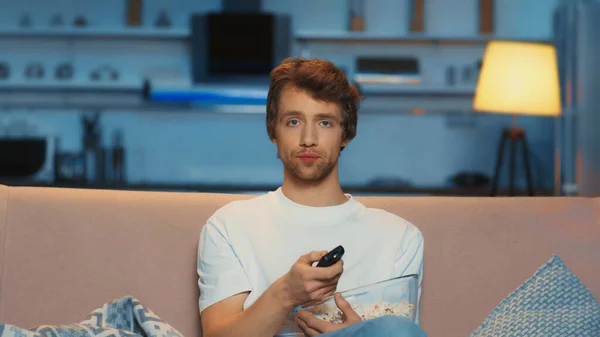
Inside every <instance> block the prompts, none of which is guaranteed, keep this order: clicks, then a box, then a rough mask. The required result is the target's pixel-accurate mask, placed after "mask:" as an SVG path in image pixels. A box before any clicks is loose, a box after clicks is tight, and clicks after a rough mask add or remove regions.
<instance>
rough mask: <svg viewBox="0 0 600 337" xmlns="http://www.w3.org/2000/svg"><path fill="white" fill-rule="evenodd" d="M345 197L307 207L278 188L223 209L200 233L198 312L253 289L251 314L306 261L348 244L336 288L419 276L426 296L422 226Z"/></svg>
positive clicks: (249, 300)
mask: <svg viewBox="0 0 600 337" xmlns="http://www.w3.org/2000/svg"><path fill="white" fill-rule="evenodd" d="M346 196H347V197H349V199H348V201H346V202H345V203H343V204H341V205H337V206H332V207H309V206H304V205H300V204H297V203H295V202H293V201H291V200H290V199H288V198H287V197H286V196H285V195H284V194H283V192H282V190H281V188H278V189H277V190H276V191H274V192H269V193H266V194H264V195H261V196H258V197H255V198H252V199H249V200H241V201H234V202H231V203H229V204H227V205H225V206H223V207H222V208H220V209H219V210H217V212H215V214H214V215H213V216H212V217H211V218H210V219H209V220H208V221H207V223H206V224H205V225H204V227H203V228H202V230H201V234H200V240H199V247H198V276H199V280H198V285H199V287H200V301H199V307H200V312H202V311H203V310H204V309H205V308H207V307H208V306H210V305H211V304H214V303H216V302H219V301H221V300H223V299H226V298H228V297H230V296H233V295H235V294H239V293H241V292H245V291H250V294H249V296H248V298H247V299H246V302H245V303H244V309H246V308H248V307H249V306H250V305H252V303H254V302H255V301H256V300H257V299H258V298H259V297H260V295H261V294H262V293H263V292H264V291H265V290H266V289H267V288H268V287H269V286H270V285H271V284H272V283H273V282H274V281H275V280H277V279H278V278H280V277H281V276H283V275H284V274H285V273H287V272H288V271H289V270H290V268H291V267H292V265H293V264H294V263H295V262H296V261H297V260H298V258H299V257H300V256H302V255H304V254H307V253H309V252H310V251H312V250H316V251H322V250H327V251H329V250H331V249H333V248H335V247H337V246H338V245H342V246H344V249H345V254H344V256H343V260H344V272H343V274H342V276H341V277H340V279H339V281H338V288H337V291H344V290H348V289H352V288H356V287H359V286H363V285H367V284H370V283H374V282H378V281H383V280H386V279H389V278H392V277H396V276H401V275H409V274H419V282H418V283H419V298H420V295H421V281H422V275H423V236H422V234H421V232H420V231H419V229H418V228H417V227H415V226H413V225H412V224H410V223H409V222H408V221H406V220H404V219H402V218H400V217H398V216H396V215H394V214H391V213H389V212H386V211H384V210H380V209H374V208H367V207H365V206H364V205H363V204H361V203H359V202H358V201H356V200H355V199H354V198H353V197H352V196H351V195H349V194H347V195H346ZM417 323H418V311H417Z"/></svg>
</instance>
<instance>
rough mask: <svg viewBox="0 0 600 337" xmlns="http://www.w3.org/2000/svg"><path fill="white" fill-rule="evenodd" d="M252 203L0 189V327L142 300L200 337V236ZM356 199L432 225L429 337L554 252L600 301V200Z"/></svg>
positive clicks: (474, 315) (471, 314)
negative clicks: (231, 209) (220, 215)
mask: <svg viewBox="0 0 600 337" xmlns="http://www.w3.org/2000/svg"><path fill="white" fill-rule="evenodd" d="M251 197H253V196H252V195H233V194H232V195H228V194H202V193H156V192H153V193H151V192H127V191H98V190H69V189H51V188H10V189H6V188H0V240H2V241H0V242H2V243H3V246H2V249H0V263H1V265H0V273H1V274H0V277H1V278H0V280H1V284H0V322H2V323H10V324H15V325H18V326H22V327H31V326H36V325H40V324H64V323H67V324H68V323H74V322H79V321H81V320H82V319H84V318H85V316H87V315H88V314H89V313H90V312H91V311H92V310H94V309H96V308H98V307H99V306H101V305H102V304H103V303H105V302H107V301H109V300H112V299H116V298H121V297H123V296H125V295H132V296H134V297H137V298H138V299H139V300H140V301H142V303H144V304H145V305H147V306H148V307H149V308H150V309H151V310H153V311H154V312H155V313H156V314H157V315H158V316H160V317H161V318H163V319H164V320H165V321H167V322H168V323H170V324H172V325H173V326H174V327H175V328H177V329H178V330H179V331H181V332H182V333H183V334H184V335H185V336H187V337H199V336H200V335H201V327H200V318H199V315H198V296H199V293H198V287H197V275H196V269H195V267H196V259H197V256H196V254H197V248H198V246H197V245H198V235H199V233H200V229H201V227H202V225H203V224H204V222H205V221H206V219H207V218H208V217H209V216H210V215H211V214H212V213H213V212H214V211H215V210H216V209H217V208H219V207H221V206H223V205H224V204H226V203H227V202H230V201H232V200H235V199H246V198H251ZM358 199H359V200H360V201H362V202H363V203H365V204H366V205H367V206H371V207H378V208H383V209H386V210H388V211H391V212H393V213H395V214H398V215H400V216H402V217H404V218H406V219H407V220H409V221H411V222H412V223H414V224H415V225H416V226H418V227H419V228H420V229H421V230H422V232H423V234H424V237H425V271H424V285H423V298H422V307H421V325H422V327H423V328H424V329H425V330H426V331H427V332H428V334H429V336H433V337H435V336H466V335H468V334H469V333H470V332H472V331H473V330H474V329H475V328H476V327H477V326H478V324H479V323H481V321H483V319H484V318H485V317H486V316H487V315H488V314H489V312H490V311H491V310H492V309H493V308H494V307H495V306H496V305H497V304H498V303H499V302H500V301H501V300H502V299H503V298H504V297H505V296H507V295H508V294H509V293H510V292H511V291H513V290H514V289H515V288H516V287H517V286H518V285H519V284H520V283H522V282H523V281H525V280H526V279H527V278H528V277H529V276H531V275H532V274H533V273H534V272H535V270H536V269H537V268H538V267H539V266H540V265H542V264H543V263H544V262H546V261H547V260H548V259H549V258H550V257H551V255H552V254H559V255H560V256H561V257H562V258H563V260H564V261H565V263H566V264H567V265H568V266H569V267H570V268H571V269H572V270H573V271H574V272H575V274H577V276H579V277H580V278H581V280H582V281H583V282H584V283H585V284H586V285H588V286H589V287H590V288H591V289H592V291H594V293H595V294H596V296H598V297H600V269H599V268H598V267H597V265H598V261H600V223H599V221H598V210H599V209H600V208H599V205H600V204H599V202H598V200H596V199H578V198H569V199H567V198H511V199H509V198H440V197H359V198H358Z"/></svg>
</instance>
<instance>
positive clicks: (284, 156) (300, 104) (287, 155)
mask: <svg viewBox="0 0 600 337" xmlns="http://www.w3.org/2000/svg"><path fill="white" fill-rule="evenodd" d="M341 122H342V113H341V111H340V108H339V106H338V105H337V104H335V103H328V102H322V101H317V100H315V99H313V98H312V97H311V96H310V95H309V94H308V93H307V92H306V91H304V90H302V89H298V88H296V87H293V86H290V87H286V88H284V90H283V91H282V93H281V97H280V99H279V107H278V112H277V123H276V132H275V134H276V139H274V140H273V143H274V144H276V145H277V151H278V155H279V158H280V159H281V161H282V163H283V166H284V168H285V170H286V171H287V172H289V173H290V174H291V175H292V177H294V178H295V179H298V180H302V181H306V182H313V183H314V182H320V181H322V180H324V179H325V178H326V177H328V176H329V175H330V174H331V172H332V171H333V170H334V169H335V168H337V163H338V157H339V155H340V148H341V147H342V146H346V145H347V144H348V142H347V141H342V131H343V130H342V125H341Z"/></svg>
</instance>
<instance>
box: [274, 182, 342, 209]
mask: <svg viewBox="0 0 600 337" xmlns="http://www.w3.org/2000/svg"><path fill="white" fill-rule="evenodd" d="M281 190H282V192H283V194H284V195H285V196H286V198H288V199H290V200H292V201H293V202H295V203H297V204H300V205H304V206H312V207H328V206H336V205H340V204H343V203H345V202H346V201H348V198H347V197H346V195H345V194H344V192H343V191H342V188H341V186H340V183H339V180H338V177H337V176H335V174H332V175H331V176H329V177H327V178H326V179H325V180H323V181H321V182H318V183H307V182H303V181H298V180H296V179H293V178H291V177H289V175H288V174H284V179H283V185H282V187H281Z"/></svg>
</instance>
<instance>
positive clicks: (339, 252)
mask: <svg viewBox="0 0 600 337" xmlns="http://www.w3.org/2000/svg"><path fill="white" fill-rule="evenodd" d="M344 252H345V251H344V247H342V246H337V247H335V248H334V249H332V250H331V251H330V252H329V253H327V254H326V255H325V256H323V257H322V258H321V260H319V263H318V264H317V267H329V266H331V265H333V264H335V263H336V262H338V261H339V260H340V259H341V258H342V256H344Z"/></svg>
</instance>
